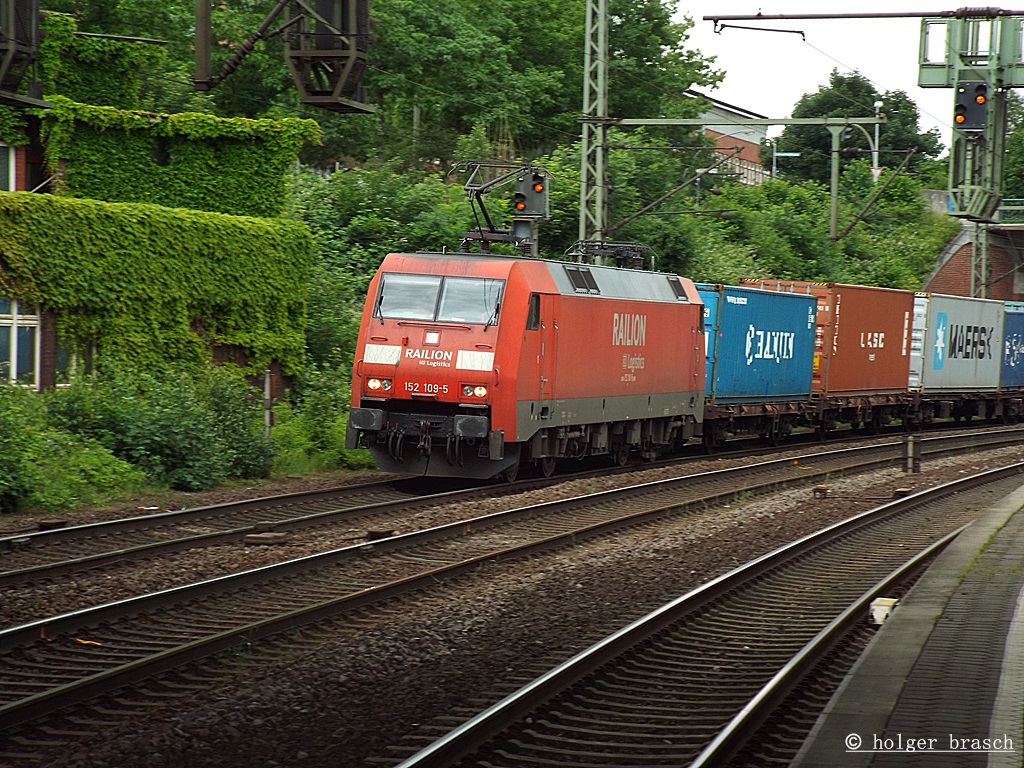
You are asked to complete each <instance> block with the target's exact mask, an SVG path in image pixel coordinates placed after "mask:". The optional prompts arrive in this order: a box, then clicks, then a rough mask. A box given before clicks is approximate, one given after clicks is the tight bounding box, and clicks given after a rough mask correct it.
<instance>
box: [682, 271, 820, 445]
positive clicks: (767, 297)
mask: <svg viewBox="0 0 1024 768" xmlns="http://www.w3.org/2000/svg"><path fill="white" fill-rule="evenodd" d="M697 292H698V293H699V294H700V298H701V301H702V302H704V331H705V340H706V345H707V387H706V399H705V405H704V444H705V445H706V446H707V447H708V448H709V449H711V450H714V449H715V448H717V447H719V446H720V445H721V444H722V442H723V441H724V440H725V438H726V436H727V435H729V434H743V433H747V434H757V435H760V436H762V437H767V438H769V439H770V440H771V441H772V442H773V443H777V442H778V441H779V440H780V439H782V438H784V437H785V436H786V435H788V434H789V433H790V432H792V431H793V429H794V428H795V427H797V426H799V425H801V424H802V423H804V422H805V420H806V418H807V416H806V414H807V408H808V404H809V401H810V394H811V362H812V359H813V353H814V337H815V327H816V314H817V312H816V310H817V302H816V300H815V297H814V296H810V295H807V294H796V293H780V292H778V291H765V290H759V289H757V288H750V287H739V286H724V285H711V284H707V283H699V284H698V285H697Z"/></svg>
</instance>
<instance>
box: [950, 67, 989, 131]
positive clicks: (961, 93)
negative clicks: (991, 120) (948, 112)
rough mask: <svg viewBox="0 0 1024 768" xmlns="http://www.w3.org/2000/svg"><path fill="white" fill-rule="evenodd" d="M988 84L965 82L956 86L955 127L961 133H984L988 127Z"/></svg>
mask: <svg viewBox="0 0 1024 768" xmlns="http://www.w3.org/2000/svg"><path fill="white" fill-rule="evenodd" d="M988 112H989V106H988V84H987V83H984V82H980V81H974V80H965V81H961V82H959V83H957V84H956V104H955V106H954V107H953V127H954V128H956V129H957V130H960V131H984V130H985V128H986V127H987V126H988Z"/></svg>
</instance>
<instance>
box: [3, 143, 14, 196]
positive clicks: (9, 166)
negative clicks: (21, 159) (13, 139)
mask: <svg viewBox="0 0 1024 768" xmlns="http://www.w3.org/2000/svg"><path fill="white" fill-rule="evenodd" d="M0 189H2V190H4V191H5V192H13V191H14V147H9V146H7V145H6V144H0Z"/></svg>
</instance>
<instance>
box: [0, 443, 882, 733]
mask: <svg viewBox="0 0 1024 768" xmlns="http://www.w3.org/2000/svg"><path fill="white" fill-rule="evenodd" d="M892 448H893V445H892V444H889V445H886V446H870V447H867V448H859V449H844V450H841V451H832V452H827V453H825V454H821V455H817V456H815V457H814V458H816V459H817V460H819V461H821V459H822V457H823V456H840V457H847V458H848V457H849V456H852V455H856V454H862V453H869V454H870V453H871V452H875V453H882V454H885V453H886V451H887V450H888V452H889V453H890V454H891V452H892ZM893 460H894V459H893V457H892V456H891V455H889V456H885V455H882V456H880V457H872V458H870V459H868V461H867V463H868V464H870V465H878V464H885V463H890V462H891V461H893ZM793 465H794V461H793V459H792V458H787V459H777V460H774V461H769V462H762V463H760V464H755V465H753V467H751V466H748V467H741V468H733V469H723V470H717V471H715V472H711V473H703V475H704V476H717V477H718V478H728V477H731V476H736V475H737V474H741V473H743V472H748V471H751V469H753V468H758V469H761V470H764V469H770V470H772V471H773V474H775V473H776V472H778V471H779V470H783V469H785V470H789V471H790V472H791V473H792V476H791V477H788V478H778V479H772V480H770V481H769V482H767V483H764V484H763V487H772V488H779V487H786V486H788V485H792V484H796V483H806V482H808V481H810V480H811V479H813V478H814V476H815V474H814V473H810V474H801V473H800V472H799V471H797V472H793V471H792V467H793ZM835 471H837V468H835V467H832V468H822V469H821V470H820V472H822V473H829V472H835ZM696 477H700V475H690V476H686V477H681V478H673V479H670V480H661V481H657V482H653V483H645V484H643V485H641V486H633V487H631V488H627V489H617V490H613V491H605V492H602V493H599V494H591V495H588V496H583V497H576V498H574V499H568V500H561V501H555V502H547V503H544V504H541V505H536V506H532V507H522V508H518V509H515V510H508V511H505V512H500V513H495V514H493V515H487V516H483V517H480V518H475V519H473V520H469V521H460V522H457V523H452V524H449V525H445V526H439V527H436V528H433V529H427V530H425V531H421V532H414V533H409V534H403V535H401V536H395V537H391V538H389V539H383V540H381V541H378V542H375V543H374V544H373V545H356V546H353V547H345V548H343V549H340V550H335V551H333V552H329V553H324V554H321V555H312V556H308V557H305V558H299V559H298V560H293V561H289V562H287V563H282V564H277V565H272V566H265V567H263V568H259V569H255V570H252V571H246V572H243V573H240V574H234V575H231V576H226V577H221V578H218V579H211V580H207V581H204V582H200V583H199V584H195V585H188V586H185V587H177V588H174V589H171V590H166V591H164V592H158V593H152V594H149V595H143V596H140V597H136V598H130V599H128V600H124V601H118V602H116V603H110V604H107V605H104V606H99V607H97V608H94V609H88V610H83V611H75V612H72V613H69V614H64V615H62V616H57V617H53V618H50V619H45V620H41V621H37V622H32V623H29V624H25V625H21V626H20V627H14V628H11V629H9V630H5V631H3V632H0V649H2V650H5V651H7V650H10V649H12V648H14V647H17V646H19V645H20V646H23V645H26V644H28V643H30V642H32V641H35V640H36V639H37V638H38V637H40V636H43V637H46V636H47V634H48V635H49V636H55V635H57V634H64V633H69V632H72V631H75V630H78V629H79V628H82V627H85V626H95V625H96V624H99V623H110V622H112V621H114V620H116V619H118V618H121V617H124V616H132V615H137V614H139V613H142V612H144V611H145V610H148V609H151V608H156V607H159V606H163V605H168V604H180V603H182V602H184V601H186V600H191V599H195V598H197V597H202V596H205V595H212V594H220V593H224V592H226V591H229V590H236V589H238V588H239V587H240V586H243V585H246V584H262V583H265V582H267V581H269V580H270V579H271V578H273V577H274V576H275V575H277V574H281V573H288V574H289V575H292V574H294V573H295V572H296V571H300V570H309V569H312V568H316V567H320V566H322V565H324V564H325V563H328V562H331V561H336V560H338V559H340V558H344V557H353V556H359V555H360V553H362V552H365V551H366V550H367V548H368V547H370V548H372V549H380V550H384V551H387V550H392V549H398V548H402V547H405V546H408V544H409V543H410V542H413V541H415V542H417V543H419V542H422V541H425V540H436V539H440V538H446V539H450V538H452V537H453V536H461V535H465V534H468V533H470V532H472V531H475V530H481V529H483V528H486V527H490V526H494V525H497V524H499V523H501V522H504V521H508V520H515V519H520V518H524V517H534V516H536V515H538V514H540V513H544V512H547V513H549V514H553V513H554V511H555V510H563V511H564V510H569V509H573V508H574V507H577V506H580V505H583V506H590V507H593V506H595V505H597V506H604V505H606V504H607V503H608V502H609V501H610V500H612V499H615V498H633V497H635V495H636V494H638V493H639V492H643V493H648V494H649V493H654V492H656V491H657V490H659V489H665V488H669V487H672V486H686V485H688V484H691V483H692V482H693V481H694V478H696ZM749 490H751V488H750V487H747V488H744V489H739V490H737V489H735V488H733V489H732V490H730V491H729V492H728V493H727V494H721V496H722V497H734V496H735V495H736V494H738V493H743V492H746V491H749ZM688 507H689V504H683V505H680V504H678V503H676V502H672V503H670V504H669V505H668V509H670V510H678V509H680V508H688ZM665 511H666V508H665V507H656V508H655V509H653V510H648V511H645V512H640V513H635V514H630V515H627V516H624V517H615V518H613V519H610V520H605V521H603V522H600V523H597V524H595V525H589V526H587V527H585V528H583V529H571V530H569V531H567V532H563V533H560V534H557V535H554V536H549V537H547V538H544V539H541V540H539V541H536V540H535V541H533V542H531V543H529V544H526V545H520V546H519V547H515V548H510V549H508V550H505V551H490V552H487V553H484V554H481V555H478V556H476V557H472V558H468V559H465V560H462V561H461V562H457V563H454V564H451V565H447V566H444V567H441V568H434V569H430V570H427V571H425V572H421V573H420V574H418V575H414V576H410V577H407V578H405V579H401V580H398V581H394V582H390V583H387V584H383V585H380V586H377V587H371V588H368V589H364V590H361V591H358V592H356V593H354V594H349V595H345V596H343V597H338V598H333V599H330V600H327V601H323V602H320V603H317V604H314V605H309V606H306V607H303V608H300V609H297V610H292V611H288V612H286V613H284V614H279V615H277V616H271V617H268V618H266V619H263V620H261V621H257V622H251V623H248V624H246V625H244V626H241V627H237V628H235V629H232V630H229V631H224V632H218V633H215V634H213V635H210V636H208V637H205V638H201V639H198V640H195V641H193V642H188V643H185V644H183V645H181V646H178V647H177V648H170V649H166V650H162V651H159V652H157V653H154V654H151V655H149V656H147V657H145V658H141V659H137V660H135V661H131V662H128V663H124V664H121V665H119V666H116V667H114V668H111V669H107V670H103V671H101V672H98V673H95V674H92V675H90V676H87V677H83V678H81V679H79V680H77V681H75V682H72V683H69V684H66V685H63V686H60V687H58V688H53V689H50V690H48V691H45V692H42V693H39V694H36V695H34V696H30V697H26V698H24V699H20V700H16V701H13V702H11V703H8V704H6V705H3V706H0V727H3V728H7V727H11V726H14V725H17V724H19V723H23V722H25V721H27V720H31V719H34V718H36V717H39V716H40V715H44V714H47V713H49V712H51V711H52V710H53V709H54V707H55V706H56V705H57V702H61V701H65V700H66V699H67V698H68V697H69V696H73V697H74V698H75V699H82V698H87V697H91V696H95V695H98V694H99V693H102V692H103V691H106V690H109V689H110V688H112V687H116V686H118V685H124V684H125V683H129V682H132V681H136V680H138V679H141V678H143V677H147V676H151V675H153V674H156V673H157V672H160V671H163V670H166V669H169V668H171V667H174V666H178V665H180V664H183V663H187V662H189V661H193V660H195V659H197V658H200V657H202V656H207V655H210V654H212V653H216V652H218V651H221V650H224V649H226V648H229V647H232V646H236V645H238V644H239V643H245V642H251V641H252V640H253V639H256V638H258V637H263V636H266V635H269V634H272V633H274V632H279V631H282V630H284V629H288V628H291V627H294V626H298V625H299V624H302V623H307V622H310V621H316V620H319V619H322V618H324V617H326V616H329V615H333V614H336V613H338V612H339V611H342V610H349V609H353V608H356V607H361V606H363V605H366V604H368V603H370V602H375V601H377V600H381V599H386V598H388V597H391V596H393V595H395V594H398V593H400V592H403V591H408V590H409V589H411V588H414V587H416V586H418V585H422V584H423V583H424V582H425V581H426V582H429V581H434V580H443V579H446V578H451V577H452V576H455V575H458V574H461V573H465V572H467V571H469V570H472V569H475V568H478V567H480V566H481V565H482V564H484V563H487V562H493V561H495V560H498V559H502V558H510V557H519V556H522V555H523V554H527V553H533V552H539V551H543V550H545V549H550V548H553V547H560V546H564V545H565V544H566V543H568V542H573V541H578V540H579V539H581V538H584V537H587V536H593V535H595V534H597V533H601V532H605V531H609V530H612V529H615V528H621V527H623V526H627V525H636V524H637V523H639V522H642V521H645V520H650V519H653V518H656V517H658V516H661V515H663V514H665Z"/></svg>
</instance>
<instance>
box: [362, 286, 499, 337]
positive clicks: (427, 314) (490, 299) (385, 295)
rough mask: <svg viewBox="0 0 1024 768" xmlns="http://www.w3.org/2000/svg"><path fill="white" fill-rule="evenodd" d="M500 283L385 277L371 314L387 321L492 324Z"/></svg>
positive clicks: (495, 314)
mask: <svg viewBox="0 0 1024 768" xmlns="http://www.w3.org/2000/svg"><path fill="white" fill-rule="evenodd" d="M504 288H505V281H504V280H494V279H491V278H486V277H440V276H438V275H407V274H385V275H383V277H382V278H381V283H380V293H379V294H378V295H377V304H376V309H375V310H374V315H375V316H376V317H380V318H382V319H383V318H388V319H391V320H424V321H428V322H439V323H474V324H486V325H496V324H497V322H498V310H499V308H500V307H501V295H502V291H503V290H504Z"/></svg>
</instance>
